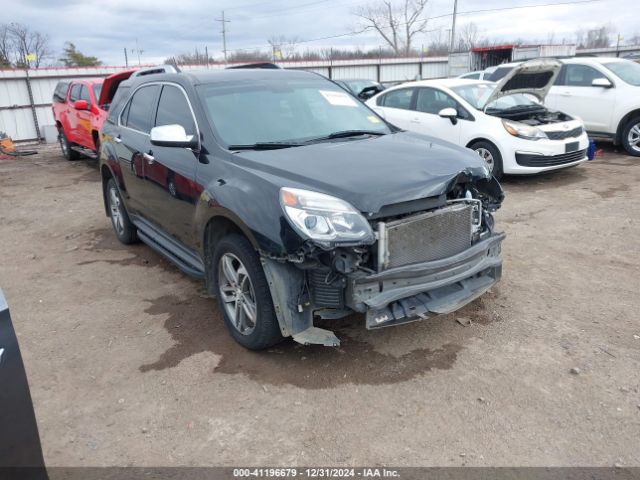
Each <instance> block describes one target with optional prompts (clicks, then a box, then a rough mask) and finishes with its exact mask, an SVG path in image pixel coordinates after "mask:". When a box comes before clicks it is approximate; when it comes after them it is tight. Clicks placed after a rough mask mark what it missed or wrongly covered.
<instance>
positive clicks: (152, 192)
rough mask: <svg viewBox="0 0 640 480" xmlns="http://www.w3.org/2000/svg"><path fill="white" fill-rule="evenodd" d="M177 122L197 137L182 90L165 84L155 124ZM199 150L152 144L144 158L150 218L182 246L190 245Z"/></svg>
mask: <svg viewBox="0 0 640 480" xmlns="http://www.w3.org/2000/svg"><path fill="white" fill-rule="evenodd" d="M163 125H180V126H182V127H183V128H184V129H185V132H186V133H187V135H194V136H195V138H199V132H198V127H197V123H196V120H195V117H194V114H193V111H192V108H191V105H190V103H189V99H188V96H187V93H186V92H185V90H184V89H183V88H182V87H181V86H179V85H177V84H169V83H167V84H164V85H163V86H162V91H161V92H160V98H159V101H158V107H157V111H156V113H155V117H154V126H157V127H159V126H163ZM197 165H198V152H194V151H192V150H190V149H188V148H177V147H160V146H157V145H151V150H150V151H149V155H147V156H145V157H144V164H143V171H144V178H145V201H146V208H147V209H148V210H147V211H148V215H149V218H150V219H151V220H152V221H153V222H154V223H156V224H158V225H160V226H161V227H162V228H163V230H165V231H166V232H167V233H169V234H170V235H172V236H173V237H174V238H176V239H177V240H179V241H180V242H182V243H183V244H185V245H188V246H193V245H191V244H192V243H193V242H192V240H191V239H192V236H193V235H192V230H193V218H194V214H195V204H196V200H197V198H196V196H197V193H196V189H195V188H194V181H195V175H196V168H197Z"/></svg>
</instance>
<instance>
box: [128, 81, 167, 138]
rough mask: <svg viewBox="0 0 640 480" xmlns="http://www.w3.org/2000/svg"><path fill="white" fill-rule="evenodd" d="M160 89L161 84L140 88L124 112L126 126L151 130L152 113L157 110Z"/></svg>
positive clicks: (144, 131)
mask: <svg viewBox="0 0 640 480" xmlns="http://www.w3.org/2000/svg"><path fill="white" fill-rule="evenodd" d="M158 90H160V86H159V85H149V86H146V87H141V88H139V89H138V90H137V91H136V92H135V93H134V94H133V97H132V98H131V100H130V101H129V104H128V105H127V107H126V108H125V111H124V112H122V123H123V125H125V126H126V127H129V128H132V129H133V130H138V131H140V132H143V133H149V131H150V130H151V124H152V119H151V113H152V112H153V111H154V110H155V106H156V98H157V95H158Z"/></svg>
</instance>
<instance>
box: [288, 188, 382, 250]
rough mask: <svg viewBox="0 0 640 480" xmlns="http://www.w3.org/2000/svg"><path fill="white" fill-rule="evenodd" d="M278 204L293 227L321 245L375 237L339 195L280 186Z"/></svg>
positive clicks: (352, 241)
mask: <svg viewBox="0 0 640 480" xmlns="http://www.w3.org/2000/svg"><path fill="white" fill-rule="evenodd" d="M280 205H282V209H283V210H284V212H285V214H286V217H287V219H288V220H289V223H291V225H292V226H293V228H294V229H296V230H297V231H298V233H300V234H301V235H302V236H303V237H305V238H309V239H311V240H313V241H314V242H316V243H317V244H318V245H320V246H322V247H325V248H331V247H333V246H334V245H336V244H345V243H346V244H354V243H373V241H374V240H375V237H374V235H373V231H372V230H371V227H370V226H369V223H368V222H367V221H366V220H365V218H364V217H363V216H362V214H360V212H358V211H357V210H356V209H355V208H353V207H352V206H351V205H349V204H348V203H347V202H345V201H344V200H340V199H339V198H336V197H332V196H330V195H325V194H323V193H318V192H312V191H309V190H301V189H298V188H286V187H283V188H281V189H280Z"/></svg>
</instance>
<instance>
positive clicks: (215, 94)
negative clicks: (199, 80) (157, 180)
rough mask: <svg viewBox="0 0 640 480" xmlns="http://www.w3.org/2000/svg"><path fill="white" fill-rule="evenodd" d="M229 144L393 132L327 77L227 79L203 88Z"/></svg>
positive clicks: (215, 123) (208, 107)
mask: <svg viewBox="0 0 640 480" xmlns="http://www.w3.org/2000/svg"><path fill="white" fill-rule="evenodd" d="M198 91H199V95H200V96H201V98H202V102H203V104H204V106H205V110H206V112H207V115H208V116H209V120H210V121H211V123H212V124H213V126H214V128H215V130H216V132H217V134H218V135H219V137H220V139H221V140H222V141H223V142H224V143H226V144H227V145H253V144H256V143H269V142H286V143H301V142H305V141H309V140H313V139H315V138H319V137H326V136H328V135H331V134H332V133H335V132H342V131H347V130H350V131H351V130H352V131H372V132H378V133H381V134H384V133H391V130H390V129H389V127H387V125H386V124H385V123H384V122H383V121H382V120H381V119H380V118H379V117H378V116H377V115H376V114H375V113H373V112H372V111H371V110H369V108H368V107H365V106H364V105H363V104H362V103H360V102H358V101H357V100H355V99H354V98H353V97H352V96H351V95H349V94H348V93H346V92H345V91H344V90H342V89H341V88H340V87H338V86H337V85H334V84H333V83H331V82H328V81H326V80H322V79H321V78H315V77H312V78H304V79H300V78H297V79H285V78H282V77H281V76H278V78H271V79H264V78H263V79H259V80H249V81H242V82H237V81H236V82H233V83H231V82H225V83H217V84H207V85H202V86H200V87H199V88H198Z"/></svg>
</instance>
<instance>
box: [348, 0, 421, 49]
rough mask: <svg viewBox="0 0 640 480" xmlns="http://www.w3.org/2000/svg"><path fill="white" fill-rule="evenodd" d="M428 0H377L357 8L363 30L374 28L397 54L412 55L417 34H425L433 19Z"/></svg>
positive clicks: (356, 11)
mask: <svg viewBox="0 0 640 480" xmlns="http://www.w3.org/2000/svg"><path fill="white" fill-rule="evenodd" d="M427 3H428V0H376V1H375V3H373V4H370V5H364V6H361V7H358V8H356V9H355V10H354V12H353V13H354V14H355V15H356V16H357V17H359V18H360V20H361V22H362V27H363V30H369V29H373V30H375V31H376V32H378V34H379V35H380V36H381V37H382V39H383V40H384V41H385V42H386V43H387V45H389V47H391V49H392V50H393V52H394V53H395V54H396V55H402V54H404V55H409V54H410V53H411V44H412V41H413V39H414V37H415V36H416V35H417V34H419V33H424V31H425V30H426V28H427V22H428V20H429V18H428V17H426V15H425V8H426V6H427Z"/></svg>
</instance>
